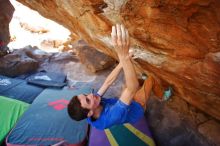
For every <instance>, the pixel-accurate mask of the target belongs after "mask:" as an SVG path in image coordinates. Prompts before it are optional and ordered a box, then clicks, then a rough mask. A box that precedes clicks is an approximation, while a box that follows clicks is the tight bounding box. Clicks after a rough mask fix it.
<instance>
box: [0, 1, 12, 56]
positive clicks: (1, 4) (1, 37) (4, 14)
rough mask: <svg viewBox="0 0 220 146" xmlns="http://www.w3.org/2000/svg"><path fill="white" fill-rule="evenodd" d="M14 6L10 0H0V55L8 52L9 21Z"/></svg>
mask: <svg viewBox="0 0 220 146" xmlns="http://www.w3.org/2000/svg"><path fill="white" fill-rule="evenodd" d="M13 12H14V7H13V6H12V4H11V3H10V2H9V0H0V22H1V23H0V30H1V31H0V57H1V56H4V55H6V54H7V50H8V49H7V47H6V46H7V44H8V42H9V41H10V34H9V22H10V21H11V18H12V15H13Z"/></svg>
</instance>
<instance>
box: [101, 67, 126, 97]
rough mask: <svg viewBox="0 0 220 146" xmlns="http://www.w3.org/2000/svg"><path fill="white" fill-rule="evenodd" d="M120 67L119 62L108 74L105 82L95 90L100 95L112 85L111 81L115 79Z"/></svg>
mask: <svg viewBox="0 0 220 146" xmlns="http://www.w3.org/2000/svg"><path fill="white" fill-rule="evenodd" d="M121 69H122V66H121V63H119V64H118V65H117V66H116V67H115V68H114V70H113V71H112V72H111V73H110V74H109V75H108V77H107V78H106V80H105V82H104V83H103V85H102V86H101V88H100V89H99V90H98V92H97V93H98V94H99V95H100V96H102V95H103V94H104V93H105V92H106V90H107V89H108V88H109V87H110V86H111V85H112V83H113V82H114V81H115V80H116V79H117V77H118V75H119V73H120V71H121Z"/></svg>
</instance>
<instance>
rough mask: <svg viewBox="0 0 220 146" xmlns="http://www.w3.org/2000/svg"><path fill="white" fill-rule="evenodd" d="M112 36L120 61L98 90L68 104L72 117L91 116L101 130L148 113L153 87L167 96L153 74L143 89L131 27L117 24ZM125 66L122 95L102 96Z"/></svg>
mask: <svg viewBox="0 0 220 146" xmlns="http://www.w3.org/2000/svg"><path fill="white" fill-rule="evenodd" d="M111 36H112V42H113V46H114V48H115V51H116V53H117V55H118V58H119V64H118V65H117V66H116V67H115V69H114V70H113V71H112V72H111V73H110V74H109V76H108V77H107V78H106V80H105V82H104V84H103V85H102V86H101V88H100V89H99V90H98V92H97V93H90V94H88V95H85V94H80V95H78V96H75V97H73V98H72V99H71V101H70V103H69V104H68V114H69V116H70V117H71V118H72V119H74V120H76V121H79V120H83V119H85V118H87V121H88V123H89V124H91V125H92V126H94V127H95V128H97V129H100V130H102V129H106V128H110V127H111V126H113V125H118V124H123V123H134V122H136V121H138V120H139V119H141V118H142V117H143V116H144V111H145V109H146V104H147V101H148V99H149V96H150V93H151V90H153V91H154V94H155V95H156V96H158V97H160V99H163V97H164V96H163V95H164V93H165V92H164V90H162V88H161V86H160V84H159V83H158V82H157V81H156V80H155V79H154V78H153V77H152V76H149V77H148V78H147V79H146V80H145V82H144V84H143V86H142V88H139V83H138V79H137V76H136V73H135V70H134V66H133V63H132V61H131V57H130V56H129V34H128V31H127V29H125V27H124V26H123V25H119V24H117V25H116V26H113V27H112V33H111ZM121 69H123V71H124V75H125V81H126V87H125V89H124V90H123V91H122V93H121V96H120V98H119V99H118V98H110V99H105V98H101V97H102V95H103V94H104V93H105V91H106V90H107V89H108V88H109V87H110V86H111V84H112V83H113V82H114V81H115V80H116V78H117V76H118V74H119V73H120V71H121Z"/></svg>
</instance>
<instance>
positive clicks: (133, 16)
mask: <svg viewBox="0 0 220 146" xmlns="http://www.w3.org/2000/svg"><path fill="white" fill-rule="evenodd" d="M18 1H19V2H21V3H23V4H25V5H26V6H28V7H30V8H32V9H34V10H36V11H38V12H39V13H40V14H42V15H43V16H45V17H47V18H49V19H52V20H54V21H56V22H58V23H60V24H62V25H63V26H65V27H67V28H68V29H69V30H70V31H71V32H72V33H73V36H78V37H79V38H82V39H84V40H85V41H87V42H88V43H89V44H90V45H92V46H94V47H95V48H97V49H98V50H101V51H102V52H104V53H106V54H108V55H110V56H112V57H114V58H116V59H117V56H116V54H115V52H114V50H113V48H112V45H111V41H110V32H111V26H112V24H115V23H123V24H125V26H126V27H127V28H128V29H129V32H130V35H131V40H132V46H131V48H132V49H133V51H134V55H135V57H137V59H135V62H136V63H135V64H136V67H137V68H139V69H141V70H144V71H145V72H147V73H153V74H154V75H156V76H158V77H159V78H160V79H162V81H163V82H167V83H169V84H171V85H173V88H174V89H175V94H177V95H179V96H180V97H182V98H183V99H185V100H186V101H187V102H188V103H190V104H192V105H194V106H196V107H197V108H199V109H200V110H203V111H204V112H206V113H207V114H209V115H211V116H213V117H215V118H216V119H219V120H220V108H219V107H220V1H219V0H184V1H183V0H120V1H119V0H118V1H117V0H105V1H102V0H65V1H63V0H38V1H30V0H18Z"/></svg>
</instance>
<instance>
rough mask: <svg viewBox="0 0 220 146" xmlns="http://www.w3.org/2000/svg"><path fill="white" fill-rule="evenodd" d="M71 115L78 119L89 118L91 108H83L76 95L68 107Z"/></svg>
mask: <svg viewBox="0 0 220 146" xmlns="http://www.w3.org/2000/svg"><path fill="white" fill-rule="evenodd" d="M67 110H68V114H69V116H70V117H71V118H72V119H73V120H76V121H80V120H83V119H85V118H87V115H88V112H89V109H86V108H83V107H82V106H81V103H80V101H79V99H78V97H77V96H74V97H73V98H72V99H71V100H70V102H69V104H68V107H67Z"/></svg>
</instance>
